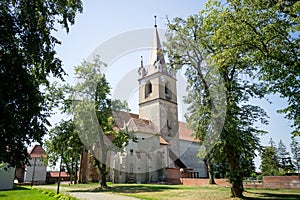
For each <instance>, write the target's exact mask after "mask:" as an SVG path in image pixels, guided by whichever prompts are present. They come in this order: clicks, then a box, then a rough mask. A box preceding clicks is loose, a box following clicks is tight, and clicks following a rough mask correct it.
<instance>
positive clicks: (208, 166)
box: [205, 158, 216, 184]
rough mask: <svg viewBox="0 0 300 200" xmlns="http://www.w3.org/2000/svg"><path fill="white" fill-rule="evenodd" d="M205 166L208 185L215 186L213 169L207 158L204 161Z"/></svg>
mask: <svg viewBox="0 0 300 200" xmlns="http://www.w3.org/2000/svg"><path fill="white" fill-rule="evenodd" d="M205 164H206V166H207V171H208V177H209V182H208V183H209V184H216V182H215V177H214V168H213V164H212V163H211V162H210V159H209V158H207V159H206V160H205Z"/></svg>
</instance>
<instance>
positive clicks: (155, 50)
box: [149, 16, 165, 65]
mask: <svg viewBox="0 0 300 200" xmlns="http://www.w3.org/2000/svg"><path fill="white" fill-rule="evenodd" d="M154 21H155V22H154V36H153V43H152V47H151V52H150V56H149V65H154V64H156V63H157V62H159V63H160V64H161V65H164V64H165V59H164V55H163V52H162V48H161V43H160V39H159V35H158V30H157V25H156V16H154Z"/></svg>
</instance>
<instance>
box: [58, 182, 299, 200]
mask: <svg viewBox="0 0 300 200" xmlns="http://www.w3.org/2000/svg"><path fill="white" fill-rule="evenodd" d="M62 187H63V188H64V189H65V190H66V191H69V192H72V191H73V192H95V193H97V192H108V193H113V194H118V195H125V196H132V197H137V198H140V199H146V200H152V199H153V200H156V199H157V200H160V199H165V200H167V199H170V200H179V199H180V200H182V199H185V200H186V199H187V200H195V199H201V200H202V199H203V200H223V199H238V198H231V197H230V188H227V187H222V186H217V185H212V186H203V187H198V186H182V185H156V184H109V188H107V189H102V188H99V184H96V183H93V184H85V185H83V184H80V185H70V186H69V185H62ZM244 195H245V198H244V199H249V200H254V199H257V200H267V199H274V200H297V199H300V190H284V189H280V190H268V189H246V192H244Z"/></svg>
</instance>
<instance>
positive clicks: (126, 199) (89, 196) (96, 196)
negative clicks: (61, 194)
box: [69, 192, 138, 200]
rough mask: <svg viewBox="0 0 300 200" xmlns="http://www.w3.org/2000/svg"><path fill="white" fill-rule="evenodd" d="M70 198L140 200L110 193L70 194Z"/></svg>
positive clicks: (85, 199)
mask: <svg viewBox="0 0 300 200" xmlns="http://www.w3.org/2000/svg"><path fill="white" fill-rule="evenodd" d="M69 195H70V196H73V197H76V198H78V199H82V200H83V199H84V200H96V199H97V200H98V199H103V200H104V199H108V200H138V199H137V198H134V197H126V196H120V195H115V194H109V193H102V192H98V193H95V192H69Z"/></svg>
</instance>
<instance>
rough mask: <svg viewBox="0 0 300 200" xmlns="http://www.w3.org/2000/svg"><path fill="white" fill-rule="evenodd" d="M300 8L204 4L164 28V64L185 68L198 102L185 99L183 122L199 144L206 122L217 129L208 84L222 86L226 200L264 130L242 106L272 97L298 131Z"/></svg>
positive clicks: (215, 0)
mask: <svg viewBox="0 0 300 200" xmlns="http://www.w3.org/2000/svg"><path fill="white" fill-rule="evenodd" d="M299 7H300V3H299V2H298V1H297V2H296V1H267V0H265V1H260V0H252V1H249V0H242V1H241V0H227V1H220V0H209V1H208V3H207V5H206V8H205V10H203V11H201V12H200V13H199V14H198V15H193V16H190V17H188V19H187V20H183V19H181V18H175V19H174V20H173V21H172V22H170V23H169V32H168V34H167V38H168V44H167V51H168V53H169V55H170V63H171V66H172V67H173V68H175V69H179V68H182V67H183V66H187V69H188V71H187V73H188V76H187V77H188V80H189V84H190V85H189V87H190V88H189V89H190V90H191V91H193V92H195V93H197V94H198V96H197V95H195V94H192V95H190V97H188V98H189V101H190V103H191V108H190V111H191V113H190V115H189V116H188V121H191V122H189V124H190V127H193V129H194V131H195V132H196V136H198V137H199V138H200V139H201V140H203V141H206V140H207V136H210V135H212V133H213V132H215V131H216V129H218V128H217V127H219V126H216V125H215V124H214V123H212V122H216V123H217V124H218V125H220V124H222V123H220V122H221V121H220V118H219V114H220V113H219V112H216V113H213V111H215V110H218V109H217V108H218V107H215V106H216V105H215V103H214V98H215V97H214V96H213V93H212V91H219V92H220V90H218V89H215V88H219V89H222V88H221V87H216V85H217V84H216V83H217V81H215V80H220V79H222V81H223V86H224V88H225V90H223V91H225V99H223V101H224V102H226V115H225V121H224V123H223V124H224V128H223V129H222V130H221V136H220V138H221V141H220V143H223V149H220V150H221V152H224V153H225V155H226V157H227V161H228V164H229V169H230V177H229V179H230V182H231V183H232V184H233V188H232V189H233V191H232V192H233V196H242V190H243V188H242V182H241V180H242V174H243V170H242V167H241V166H242V165H241V162H242V160H245V159H246V163H251V162H252V159H253V157H254V155H255V150H256V149H258V148H259V139H258V137H257V135H259V134H262V133H264V131H262V130H259V129H258V128H257V127H256V126H255V123H256V122H257V121H260V122H261V123H263V124H266V123H267V120H266V118H267V117H266V113H265V112H264V111H263V110H262V109H261V108H260V107H258V106H253V105H248V104H247V101H248V100H249V99H251V98H262V97H264V96H265V95H266V94H267V93H270V92H273V93H275V92H279V93H280V94H281V96H282V97H286V98H287V100H288V104H289V106H288V107H287V108H286V109H283V110H282V112H285V113H286V117H287V118H289V119H293V120H294V125H293V126H294V128H295V133H297V132H298V131H299V128H300V126H299V124H300V123H299V120H300V118H299V117H300V113H299V112H298V111H299V110H300V109H299V103H298V102H299V100H300V99H299V97H300V96H299V94H300V91H299V89H300V87H299V86H300V85H299V84H300V82H299V75H300V68H299V41H300V39H299V37H297V34H296V33H295V32H296V31H299V28H300V27H299V20H300V18H299ZM212 67H215V68H214V69H216V70H212V71H211V69H212ZM207 76H208V77H213V78H207ZM214 78H215V79H214ZM221 84H222V83H221ZM197 88H198V89H197ZM221 91H222V90H221ZM212 97H214V98H212ZM217 97H218V96H217ZM216 99H217V102H221V99H222V98H216ZM218 99H219V101H218ZM214 116H216V117H214ZM221 116H222V115H221ZM222 127H223V126H222ZM219 130H220V129H219ZM208 146H209V144H207V145H205V144H204V147H205V148H207V147H208ZM220 147H222V145H221V146H220ZM212 152H213V153H214V154H215V153H218V151H212ZM213 157H215V156H213ZM235 193H236V194H235Z"/></svg>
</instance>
